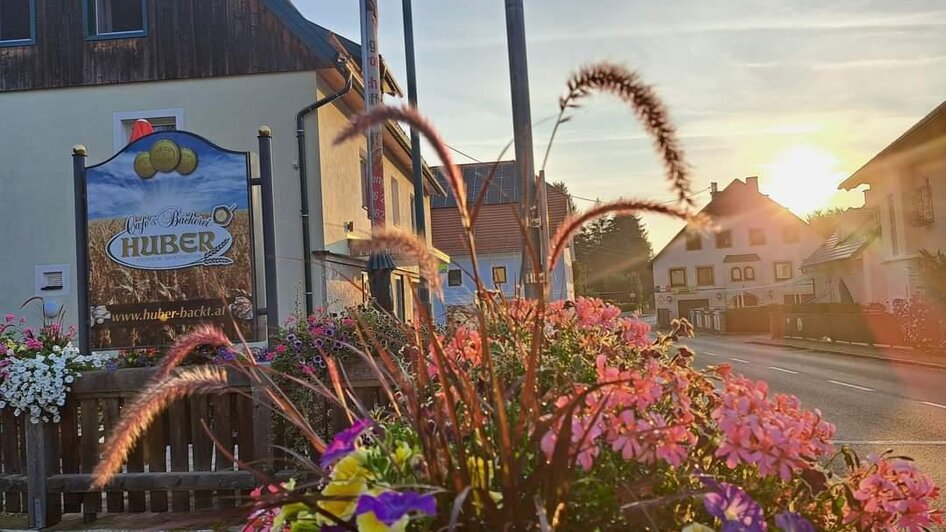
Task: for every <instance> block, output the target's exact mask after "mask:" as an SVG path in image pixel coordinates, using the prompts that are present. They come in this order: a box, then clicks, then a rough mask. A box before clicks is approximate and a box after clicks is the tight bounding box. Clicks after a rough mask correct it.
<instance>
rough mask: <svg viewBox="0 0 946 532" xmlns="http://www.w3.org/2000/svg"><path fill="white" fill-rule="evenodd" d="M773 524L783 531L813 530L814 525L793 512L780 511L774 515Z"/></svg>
mask: <svg viewBox="0 0 946 532" xmlns="http://www.w3.org/2000/svg"><path fill="white" fill-rule="evenodd" d="M775 525H776V526H777V527H779V528H780V529H782V531H783V532H815V525H813V524H811V521H809V520H807V519H805V518H804V517H802V516H801V514H798V513H795V512H782V513H780V514H778V515H776V516H775Z"/></svg>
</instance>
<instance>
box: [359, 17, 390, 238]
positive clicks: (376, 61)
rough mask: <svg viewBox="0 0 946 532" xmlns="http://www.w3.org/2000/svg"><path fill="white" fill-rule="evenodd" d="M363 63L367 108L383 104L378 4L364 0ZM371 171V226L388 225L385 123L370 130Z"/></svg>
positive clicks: (362, 23) (362, 21) (362, 28)
mask: <svg viewBox="0 0 946 532" xmlns="http://www.w3.org/2000/svg"><path fill="white" fill-rule="evenodd" d="M361 33H362V35H361V42H362V43H364V45H363V46H362V47H361V64H362V65H363V68H362V71H363V73H364V78H365V110H368V109H371V108H372V107H377V106H379V105H381V59H380V54H379V52H378V3H377V0H361ZM368 160H369V163H368V164H369V169H370V172H371V210H370V214H371V226H372V227H373V228H379V227H383V226H384V215H385V213H384V210H385V209H384V149H383V146H382V138H381V126H380V125H377V126H375V127H372V128H371V129H369V130H368Z"/></svg>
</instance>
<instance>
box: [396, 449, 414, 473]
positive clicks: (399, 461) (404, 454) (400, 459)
mask: <svg viewBox="0 0 946 532" xmlns="http://www.w3.org/2000/svg"><path fill="white" fill-rule="evenodd" d="M412 456H414V450H413V449H411V446H410V445H408V444H406V443H404V442H399V443H398V444H397V449H395V450H394V464H395V465H397V467H398V468H401V469H403V468H404V466H405V465H406V464H407V462H408V460H410V459H411V457H412Z"/></svg>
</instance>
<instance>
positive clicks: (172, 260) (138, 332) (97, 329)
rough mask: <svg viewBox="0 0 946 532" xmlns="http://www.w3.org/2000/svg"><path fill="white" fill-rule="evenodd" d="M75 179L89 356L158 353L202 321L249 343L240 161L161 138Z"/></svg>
mask: <svg viewBox="0 0 946 532" xmlns="http://www.w3.org/2000/svg"><path fill="white" fill-rule="evenodd" d="M85 179H86V180H85V182H86V198H87V200H86V205H87V212H88V219H87V231H88V234H87V242H88V256H89V259H88V266H89V272H88V287H89V304H90V307H91V308H90V315H91V323H90V325H91V336H90V339H91V346H92V348H112V349H114V348H125V347H136V346H157V345H167V344H170V343H172V342H173V341H174V339H175V338H176V337H177V336H179V335H180V334H182V333H185V332H186V331H187V329H188V328H190V327H193V326H194V325H197V324H199V323H205V322H211V323H213V324H214V325H217V326H219V327H223V328H224V329H227V330H228V332H230V333H231V334H236V333H239V334H241V335H243V337H244V338H246V339H248V340H250V339H255V338H256V337H257V334H256V326H255V323H256V316H255V308H256V304H255V297H254V294H255V289H254V287H255V281H254V279H255V275H254V265H255V258H254V245H253V217H252V212H251V209H250V193H249V190H250V184H251V183H250V178H249V156H248V154H247V153H245V152H234V151H230V150H225V149H223V148H220V147H218V146H216V145H214V144H212V143H211V142H209V141H207V140H206V139H204V138H202V137H199V136H197V135H194V134H192V133H188V132H184V131H163V132H157V133H152V134H150V135H146V136H144V137H141V138H139V139H137V140H135V141H133V142H132V143H131V144H129V145H128V146H126V147H125V148H124V149H122V150H121V151H120V152H119V153H117V154H116V155H115V156H114V157H112V158H111V159H109V160H108V161H106V162H104V163H102V164H99V165H96V166H92V167H88V168H86V169H85ZM235 329H238V330H235Z"/></svg>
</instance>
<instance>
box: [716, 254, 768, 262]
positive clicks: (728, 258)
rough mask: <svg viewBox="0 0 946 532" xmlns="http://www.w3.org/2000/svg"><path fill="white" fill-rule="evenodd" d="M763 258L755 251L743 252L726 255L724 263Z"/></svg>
mask: <svg viewBox="0 0 946 532" xmlns="http://www.w3.org/2000/svg"><path fill="white" fill-rule="evenodd" d="M761 260H762V259H760V258H759V256H758V255H756V254H755V253H743V254H741V255H726V258H724V259H723V262H724V263H730V262H759V261H761Z"/></svg>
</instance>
